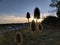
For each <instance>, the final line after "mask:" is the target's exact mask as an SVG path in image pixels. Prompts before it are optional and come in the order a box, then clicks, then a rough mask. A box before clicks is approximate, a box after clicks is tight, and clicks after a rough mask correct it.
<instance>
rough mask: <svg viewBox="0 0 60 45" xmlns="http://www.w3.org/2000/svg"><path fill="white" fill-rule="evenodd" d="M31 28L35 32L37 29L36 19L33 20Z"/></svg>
mask: <svg viewBox="0 0 60 45" xmlns="http://www.w3.org/2000/svg"><path fill="white" fill-rule="evenodd" d="M31 30H32V31H33V32H34V31H35V30H36V24H35V21H34V20H32V22H31Z"/></svg>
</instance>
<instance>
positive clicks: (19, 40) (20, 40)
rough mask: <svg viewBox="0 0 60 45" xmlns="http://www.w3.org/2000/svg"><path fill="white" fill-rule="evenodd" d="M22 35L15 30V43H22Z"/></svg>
mask: <svg viewBox="0 0 60 45" xmlns="http://www.w3.org/2000/svg"><path fill="white" fill-rule="evenodd" d="M22 41H23V40H22V35H21V33H20V32H17V33H16V43H17V44H22Z"/></svg>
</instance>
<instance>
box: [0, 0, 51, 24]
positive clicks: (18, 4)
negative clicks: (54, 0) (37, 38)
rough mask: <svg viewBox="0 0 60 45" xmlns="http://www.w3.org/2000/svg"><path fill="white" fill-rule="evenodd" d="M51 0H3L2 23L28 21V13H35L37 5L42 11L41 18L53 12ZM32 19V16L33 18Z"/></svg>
mask: <svg viewBox="0 0 60 45" xmlns="http://www.w3.org/2000/svg"><path fill="white" fill-rule="evenodd" d="M50 3H51V0H1V1H0V24H1V23H24V22H27V19H26V18H25V17H26V13H27V12H30V14H31V17H32V16H33V15H34V9H35V7H38V8H39V9H40V12H41V16H40V17H41V18H44V17H46V16H47V15H49V14H51V13H49V12H48V11H50V10H52V8H51V7H50V6H49V4H50ZM31 19H32V18H31Z"/></svg>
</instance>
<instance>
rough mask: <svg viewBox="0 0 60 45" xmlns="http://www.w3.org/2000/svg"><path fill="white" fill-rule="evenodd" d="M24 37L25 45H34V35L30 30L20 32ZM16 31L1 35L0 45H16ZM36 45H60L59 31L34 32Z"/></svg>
mask: <svg viewBox="0 0 60 45" xmlns="http://www.w3.org/2000/svg"><path fill="white" fill-rule="evenodd" d="M16 32H21V34H22V37H23V45H33V44H32V42H33V38H32V34H31V32H30V31H29V30H28V29H23V30H19V31H16ZM16 32H15V31H7V32H5V33H3V34H0V45H16V42H15V34H16ZM34 45H60V31H59V30H55V31H53V30H51V31H50V30H43V31H42V32H39V31H38V32H36V31H35V32H34Z"/></svg>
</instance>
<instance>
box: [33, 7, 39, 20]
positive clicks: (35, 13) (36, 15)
mask: <svg viewBox="0 0 60 45" xmlns="http://www.w3.org/2000/svg"><path fill="white" fill-rule="evenodd" d="M34 18H36V19H39V18H40V10H39V8H38V7H36V8H35V10H34Z"/></svg>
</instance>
